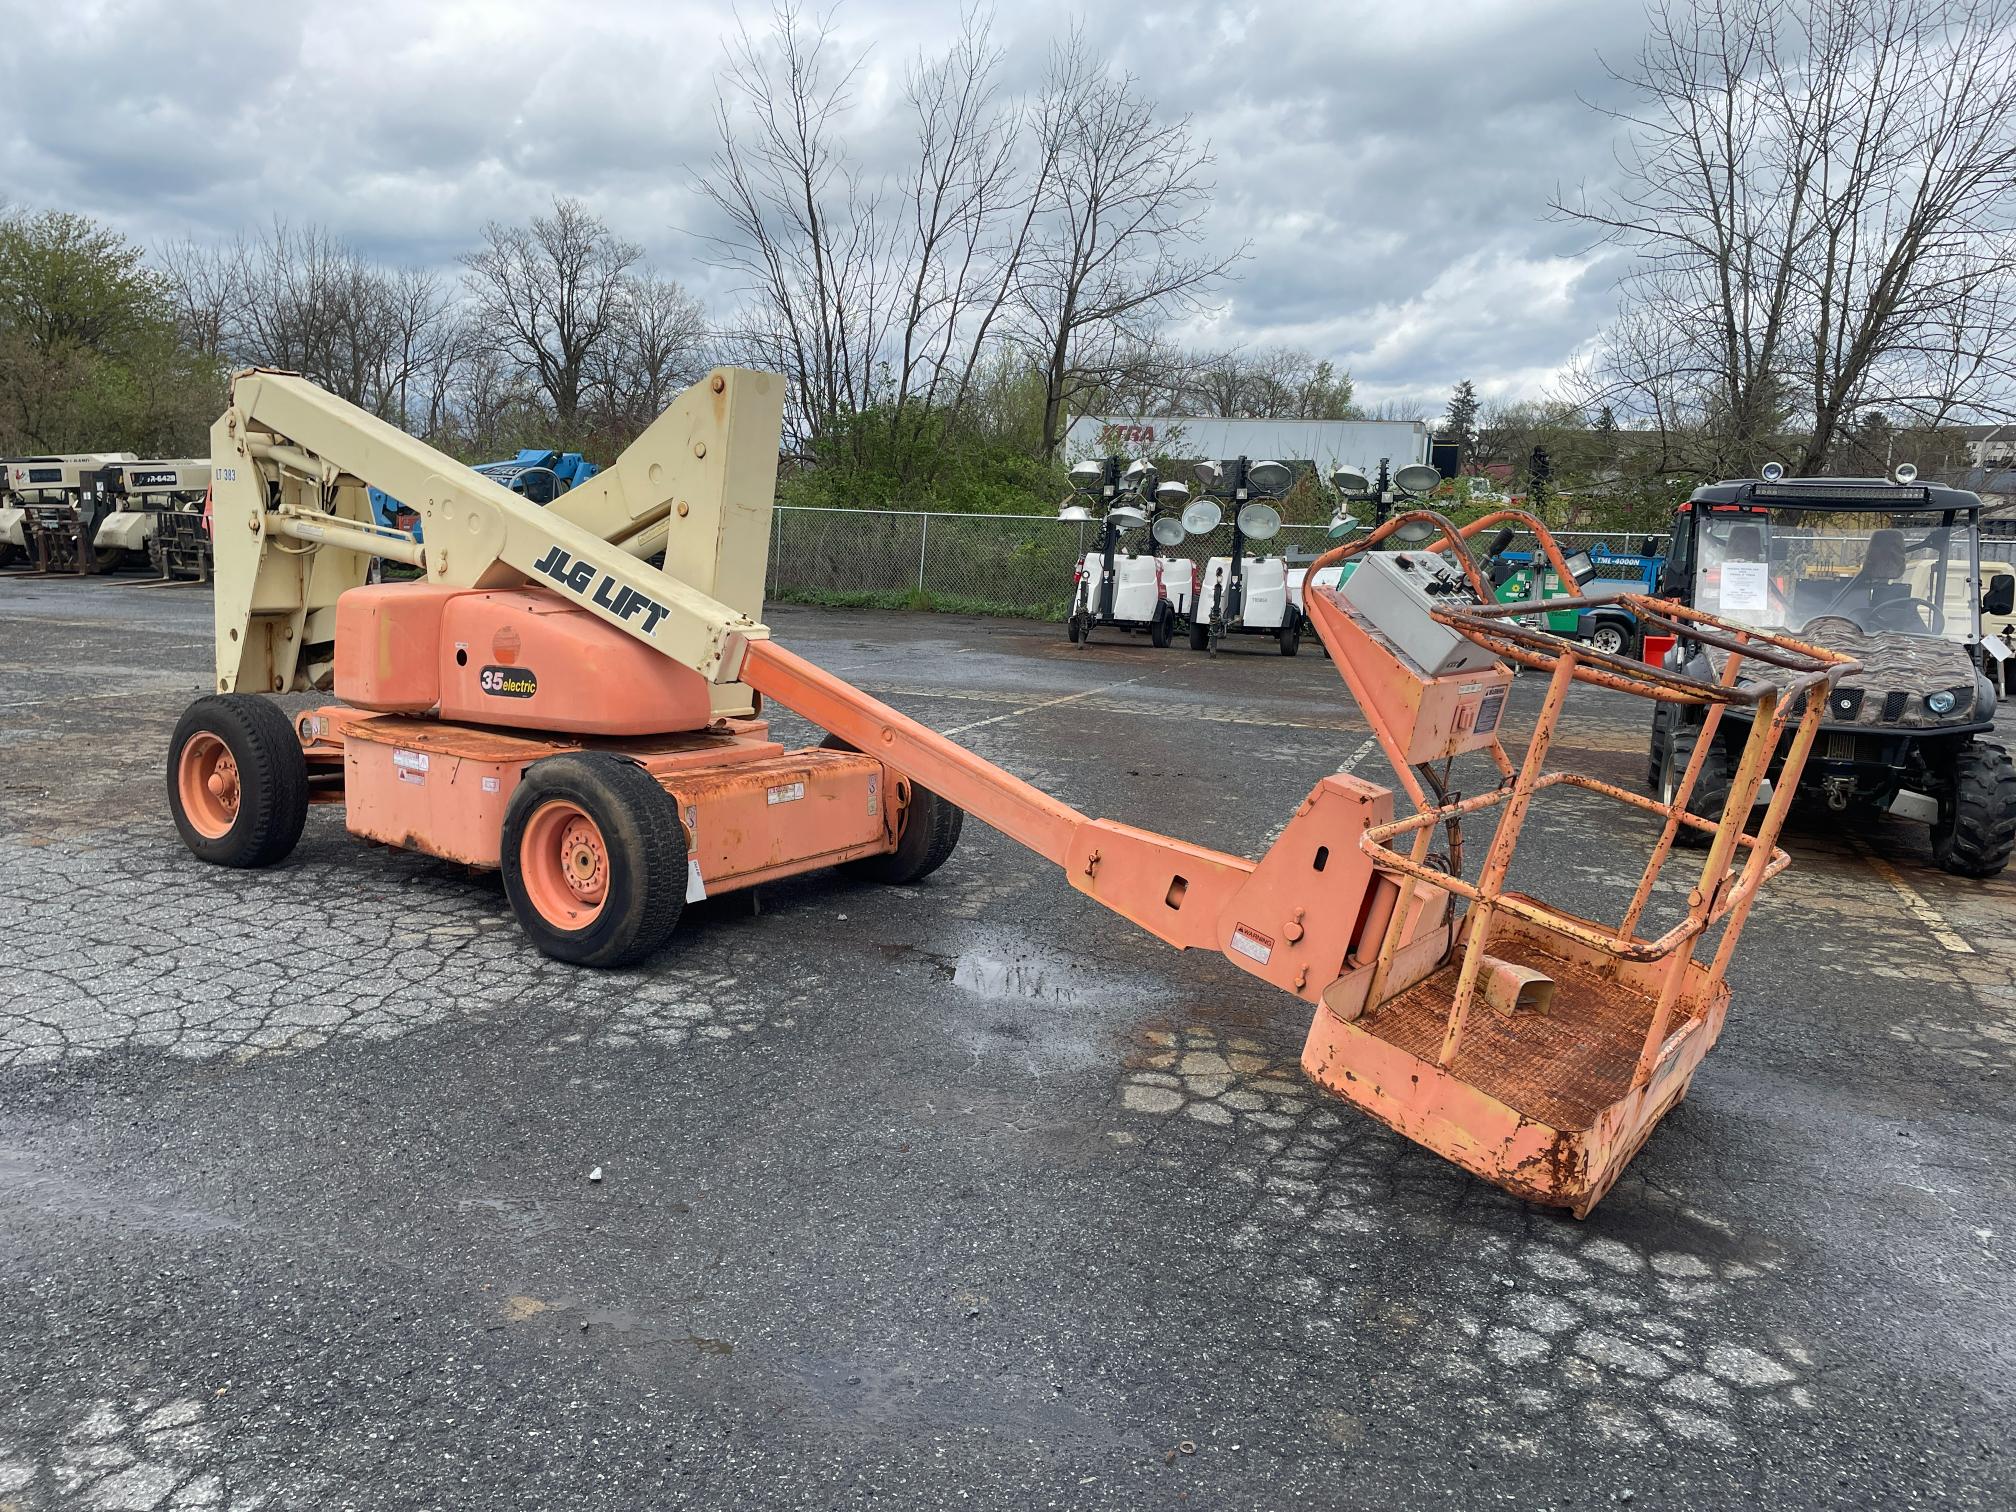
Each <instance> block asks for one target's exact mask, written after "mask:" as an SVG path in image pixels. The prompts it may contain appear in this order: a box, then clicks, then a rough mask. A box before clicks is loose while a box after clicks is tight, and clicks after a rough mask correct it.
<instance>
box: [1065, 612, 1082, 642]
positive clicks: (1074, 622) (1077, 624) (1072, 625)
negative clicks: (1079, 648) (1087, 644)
mask: <svg viewBox="0 0 2016 1512" xmlns="http://www.w3.org/2000/svg"><path fill="white" fill-rule="evenodd" d="M1064 633H1065V634H1066V635H1068V636H1070V637H1071V644H1072V645H1074V646H1075V645H1077V644H1078V643H1079V642H1080V641H1082V640H1083V639H1085V621H1084V620H1083V619H1081V618H1080V617H1079V616H1077V615H1076V614H1074V615H1072V616H1071V618H1069V619H1067V620H1066V621H1064Z"/></svg>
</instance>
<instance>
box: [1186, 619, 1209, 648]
mask: <svg viewBox="0 0 2016 1512" xmlns="http://www.w3.org/2000/svg"><path fill="white" fill-rule="evenodd" d="M1210 646H1211V622H1210V621H1209V620H1198V619H1193V620H1192V621H1190V649H1191V650H1192V651H1205V650H1209V649H1210Z"/></svg>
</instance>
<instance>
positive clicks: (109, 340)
mask: <svg viewBox="0 0 2016 1512" xmlns="http://www.w3.org/2000/svg"><path fill="white" fill-rule="evenodd" d="M144 259H145V252H144V250H143V249H142V248H141V247H139V246H138V245H137V244H135V243H133V242H131V241H128V240H127V239H126V238H125V237H124V236H122V235H120V234H119V233H118V232H117V231H114V230H112V229H111V228H110V227H107V226H102V225H99V224H98V223H97V222H95V221H92V220H90V219H88V218H87V217H85V216H81V215H73V214H70V213H68V212H66V211H54V210H52V211H44V212H42V213H40V214H35V215H14V216H8V217H5V218H0V450H6V451H102V450H133V451H147V452H153V453H155V454H156V455H159V454H161V453H163V452H168V453H174V452H187V451H191V450H194V449H196V448H197V447H199V446H200V445H201V444H202V437H203V435H204V433H205V431H207V429H208V428H209V424H210V421H211V420H212V419H213V418H215V415H216V412H217V410H218V408H219V407H220V403H221V398H222V385H221V374H220V373H219V370H218V368H217V365H216V363H215V362H213V361H210V360H207V359H205V358H203V357H201V356H199V355H197V354H195V353H193V352H192V351H190V350H189V349H188V348H187V347H185V346H184V344H183V343H182V340H181V337H180V333H179V330H178V326H177V321H176V312H175V308H174V306H173V304H172V303H171V302H170V300H169V297H168V293H167V287H166V283H165V280H164V279H163V278H162V277H161V276H160V275H159V274H157V273H155V272H154V271H152V270H151V269H149V268H148V267H147V266H146V265H145V261H144Z"/></svg>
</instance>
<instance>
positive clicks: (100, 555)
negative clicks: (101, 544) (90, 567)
mask: <svg viewBox="0 0 2016 1512" xmlns="http://www.w3.org/2000/svg"><path fill="white" fill-rule="evenodd" d="M127 555H128V554H127V552H126V549H125V548H124V547H123V546H109V547H105V548H103V549H98V548H95V547H94V548H93V550H92V553H91V556H92V561H93V564H94V568H95V570H96V571H98V572H124V571H125V570H126V563H127Z"/></svg>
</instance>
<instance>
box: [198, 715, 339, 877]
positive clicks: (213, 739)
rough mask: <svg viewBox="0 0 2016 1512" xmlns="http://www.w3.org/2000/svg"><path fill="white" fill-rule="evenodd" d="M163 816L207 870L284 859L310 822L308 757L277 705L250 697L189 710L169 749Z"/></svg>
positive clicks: (249, 865)
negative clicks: (169, 817) (167, 815)
mask: <svg viewBox="0 0 2016 1512" xmlns="http://www.w3.org/2000/svg"><path fill="white" fill-rule="evenodd" d="M168 811H169V813H171V814H172V815H174V818H175V828H176V829H177V830H178V831H179V832H180V833H181V836H182V843H183V844H185V845H187V846H188V847H189V849H190V850H192V851H193V852H195V853H196V855H198V856H199V857H201V858H202V859H203V860H205V861H208V862H209V863H210V864H211V865H213V866H233V867H257V866H271V865H272V864H273V863H274V862H276V861H281V860H284V859H285V858H286V856H287V854H288V852H290V851H292V850H293V849H294V846H295V843H296V842H297V841H299V840H300V838H301V827H302V825H303V824H305V823H306V822H307V819H308V758H307V757H306V756H304V755H303V754H302V752H301V742H300V741H299V740H297V739H296V738H295V736H294V725H293V722H292V721H291V720H289V719H288V717H287V716H286V715H285V714H284V713H282V712H281V710H280V706H279V705H278V704H276V703H273V702H272V701H271V700H269V699H265V698H261V697H260V696H259V695H258V694H256V693H217V694H212V695H210V696H209V697H207V698H199V699H197V700H196V702H194V703H193V704H191V705H189V708H188V710H187V712H185V713H184V714H183V716H182V718H181V721H180V722H179V723H178V724H177V725H176V726H175V736H174V738H173V739H172V740H171V741H170V742H169V745H168Z"/></svg>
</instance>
